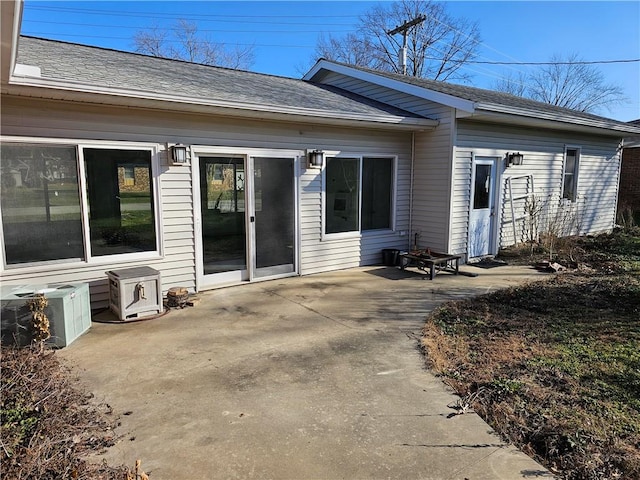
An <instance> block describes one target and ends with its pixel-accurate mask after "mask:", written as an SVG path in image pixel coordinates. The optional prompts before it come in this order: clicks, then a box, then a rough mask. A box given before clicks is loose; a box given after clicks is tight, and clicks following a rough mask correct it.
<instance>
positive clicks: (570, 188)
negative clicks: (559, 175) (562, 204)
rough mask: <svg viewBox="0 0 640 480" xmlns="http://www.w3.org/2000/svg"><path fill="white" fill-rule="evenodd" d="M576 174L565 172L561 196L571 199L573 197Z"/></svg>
mask: <svg viewBox="0 0 640 480" xmlns="http://www.w3.org/2000/svg"><path fill="white" fill-rule="evenodd" d="M575 179H576V176H575V175H573V174H568V173H567V174H565V176H564V185H563V190H562V198H568V199H569V200H573V199H574V198H575V190H576V182H575Z"/></svg>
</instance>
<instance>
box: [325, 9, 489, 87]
mask: <svg viewBox="0 0 640 480" xmlns="http://www.w3.org/2000/svg"><path fill="white" fill-rule="evenodd" d="M420 15H424V16H426V19H425V21H424V22H422V23H420V24H418V25H416V26H415V27H412V28H411V29H410V30H409V32H408V37H407V47H408V51H407V74H408V75H411V76H414V77H421V78H431V79H434V80H453V79H457V80H468V78H469V76H468V75H467V74H465V73H464V72H462V71H461V67H463V66H464V64H465V63H466V62H468V61H469V60H471V59H473V58H474V57H475V55H476V49H477V45H478V43H479V42H480V33H479V30H478V26H477V24H475V23H471V22H469V21H467V20H465V19H462V18H453V17H451V16H450V15H449V14H447V12H446V10H445V6H444V4H442V3H438V2H434V1H431V0H401V1H399V2H394V3H392V4H391V5H376V6H374V7H373V8H372V9H371V10H369V11H368V12H366V13H365V14H364V15H362V17H360V20H359V25H358V29H357V32H356V33H351V34H348V35H346V36H344V37H336V36H333V35H330V36H329V37H321V38H320V39H319V40H318V43H317V45H316V50H315V57H316V58H319V57H322V58H326V59H327V60H334V61H338V62H343V63H348V64H351V65H357V66H361V67H367V68H372V69H376V70H383V71H388V72H396V73H402V70H401V67H400V64H399V61H398V53H399V51H400V48H401V47H402V41H403V39H402V35H396V36H391V35H388V34H387V32H388V31H390V30H392V29H394V28H395V27H396V26H398V25H402V24H404V23H405V22H406V21H408V20H412V19H414V18H416V17H418V16H420Z"/></svg>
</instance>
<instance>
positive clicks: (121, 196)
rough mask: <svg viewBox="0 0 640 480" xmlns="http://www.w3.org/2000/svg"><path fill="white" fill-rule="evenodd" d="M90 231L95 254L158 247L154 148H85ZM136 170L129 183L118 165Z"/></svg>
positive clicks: (154, 248)
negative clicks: (120, 172)
mask: <svg viewBox="0 0 640 480" xmlns="http://www.w3.org/2000/svg"><path fill="white" fill-rule="evenodd" d="M83 152H84V161H85V172H86V180H87V199H88V203H89V232H90V237H91V254H92V255H93V256H103V255H114V254H123V253H135V252H150V251H154V250H156V249H157V245H156V228H155V218H154V207H153V183H152V178H153V177H152V172H151V152H150V151H148V150H119V149H99V148H85V149H84V150H83ZM122 167H124V170H133V171H135V172H136V181H135V182H134V185H128V184H127V183H128V182H125V181H124V178H123V176H122V175H120V176H119V175H118V169H119V168H120V169H122Z"/></svg>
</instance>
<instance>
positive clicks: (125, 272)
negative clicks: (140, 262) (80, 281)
mask: <svg viewBox="0 0 640 480" xmlns="http://www.w3.org/2000/svg"><path fill="white" fill-rule="evenodd" d="M107 276H108V277H109V308H110V309H111V311H112V312H113V313H114V314H115V315H116V316H117V317H118V318H119V319H120V320H122V321H125V320H132V319H142V318H145V317H150V316H153V315H157V314H159V313H162V311H163V306H162V284H161V281H160V272H158V271H157V270H154V269H153V268H151V267H134V268H125V269H122V270H111V271H108V272H107Z"/></svg>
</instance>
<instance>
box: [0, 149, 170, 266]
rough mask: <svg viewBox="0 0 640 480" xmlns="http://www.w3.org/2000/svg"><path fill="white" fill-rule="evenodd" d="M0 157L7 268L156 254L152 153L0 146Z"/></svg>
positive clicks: (129, 150)
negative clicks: (121, 255)
mask: <svg viewBox="0 0 640 480" xmlns="http://www.w3.org/2000/svg"><path fill="white" fill-rule="evenodd" d="M0 153H1V154H0V185H1V190H0V200H1V202H2V233H3V246H4V260H5V265H7V266H17V265H25V264H32V263H40V262H53V261H67V262H68V261H74V260H75V261H82V260H85V261H90V260H91V258H92V257H103V256H106V255H120V254H134V253H138V252H157V251H158V240H157V238H158V235H157V232H156V219H155V208H154V203H155V202H154V195H155V192H154V189H153V181H152V179H153V173H152V151H151V149H116V148H91V147H83V146H78V145H54V144H50V145H45V144H37V143H33V144H28V143H3V145H2V148H1V149H0ZM79 159H82V165H80V164H79ZM79 167H82V168H79ZM79 172H83V175H82V176H79ZM83 204H84V205H85V208H82V205H83Z"/></svg>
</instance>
